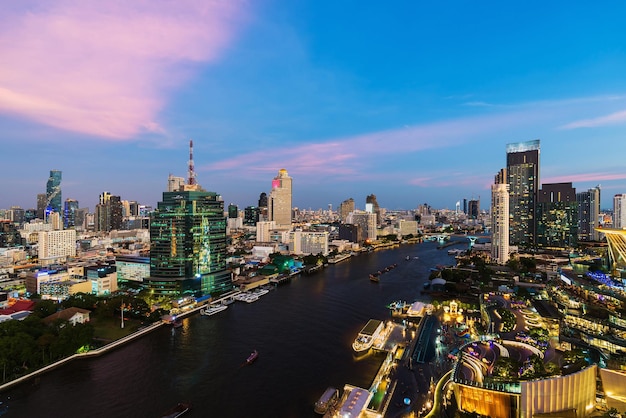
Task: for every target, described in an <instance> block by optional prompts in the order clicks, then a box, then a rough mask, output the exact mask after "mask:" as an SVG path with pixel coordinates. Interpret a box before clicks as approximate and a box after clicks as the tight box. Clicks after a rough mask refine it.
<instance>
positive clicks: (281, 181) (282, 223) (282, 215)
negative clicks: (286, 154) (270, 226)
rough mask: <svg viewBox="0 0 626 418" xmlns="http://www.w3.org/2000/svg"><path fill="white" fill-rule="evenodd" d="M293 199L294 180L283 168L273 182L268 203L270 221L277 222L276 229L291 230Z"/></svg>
mask: <svg viewBox="0 0 626 418" xmlns="http://www.w3.org/2000/svg"><path fill="white" fill-rule="evenodd" d="M291 199H292V179H291V177H289V174H287V170H285V169H284V168H283V169H281V170H279V171H278V175H277V176H276V177H274V179H273V180H272V191H271V192H270V195H269V198H268V203H267V204H268V216H269V220H270V221H274V222H276V228H279V229H285V228H286V229H289V228H291V208H292V204H291ZM259 206H260V205H259Z"/></svg>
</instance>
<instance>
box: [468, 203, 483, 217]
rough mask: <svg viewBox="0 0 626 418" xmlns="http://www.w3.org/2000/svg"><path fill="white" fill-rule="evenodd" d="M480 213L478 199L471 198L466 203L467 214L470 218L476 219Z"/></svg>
mask: <svg viewBox="0 0 626 418" xmlns="http://www.w3.org/2000/svg"><path fill="white" fill-rule="evenodd" d="M479 215H480V200H477V199H472V200H470V201H469V202H468V205H467V216H468V217H469V218H470V219H478V216H479Z"/></svg>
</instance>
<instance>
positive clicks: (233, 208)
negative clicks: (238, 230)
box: [228, 203, 239, 219]
mask: <svg viewBox="0 0 626 418" xmlns="http://www.w3.org/2000/svg"><path fill="white" fill-rule="evenodd" d="M228 217H229V218H231V219H232V218H238V217H239V208H238V207H237V205H235V204H234V203H231V204H230V205H228Z"/></svg>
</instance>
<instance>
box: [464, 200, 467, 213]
mask: <svg viewBox="0 0 626 418" xmlns="http://www.w3.org/2000/svg"><path fill="white" fill-rule="evenodd" d="M463 213H464V214H466V215H467V199H463Z"/></svg>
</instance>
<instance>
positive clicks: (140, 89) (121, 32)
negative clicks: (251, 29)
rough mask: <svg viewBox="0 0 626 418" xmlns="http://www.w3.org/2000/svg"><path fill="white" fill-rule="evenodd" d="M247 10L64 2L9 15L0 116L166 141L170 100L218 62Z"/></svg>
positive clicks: (3, 19) (238, 5)
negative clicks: (194, 74)
mask: <svg viewBox="0 0 626 418" xmlns="http://www.w3.org/2000/svg"><path fill="white" fill-rule="evenodd" d="M242 6H243V3H242V2H241V1H239V0H228V1H201V0H199V1H195V0H188V1H184V0H177V1H162V0H154V1H137V2H128V1H121V0H111V1H104V2H103V1H89V0H85V1H72V0H60V1H55V2H45V1H40V2H34V6H32V7H30V9H28V10H22V11H16V10H12V11H10V12H7V13H3V14H2V15H0V39H2V42H0V56H2V61H3V65H1V66H0V112H2V113H6V114H12V115H16V116H19V117H22V118H25V119H28V120H34V121H36V122H39V123H42V124H45V125H49V126H53V127H56V128H60V129H64V130H68V131H74V132H80V133H85V134H89V135H95V136H101V137H106V138H111V139H127V138H131V137H133V136H135V135H137V134H139V133H141V132H161V131H162V129H163V128H162V127H161V126H160V125H159V123H158V121H157V120H156V119H157V115H158V112H159V111H160V110H161V109H162V107H163V105H164V102H165V100H166V97H167V92H168V91H169V90H170V89H171V88H173V87H175V86H178V85H180V84H181V83H182V82H183V81H184V80H185V79H186V78H187V77H188V76H189V72H190V67H191V65H193V63H203V62H211V61H215V60H216V59H217V58H218V57H219V54H220V52H221V51H223V50H224V48H225V47H226V46H227V45H228V43H229V41H230V40H231V39H232V37H233V35H234V33H235V31H236V29H237V24H238V23H239V22H241V20H242V18H243V7H242ZM190 64H191V65H190Z"/></svg>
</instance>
